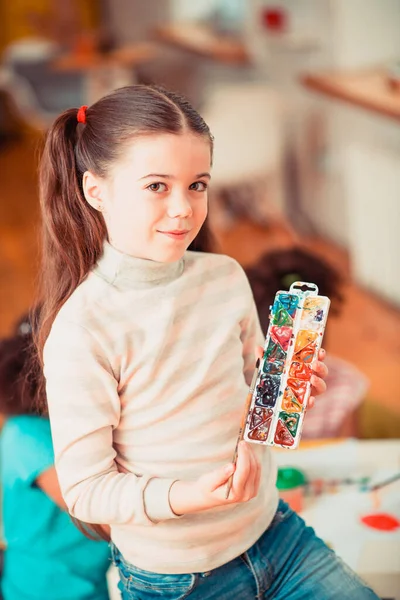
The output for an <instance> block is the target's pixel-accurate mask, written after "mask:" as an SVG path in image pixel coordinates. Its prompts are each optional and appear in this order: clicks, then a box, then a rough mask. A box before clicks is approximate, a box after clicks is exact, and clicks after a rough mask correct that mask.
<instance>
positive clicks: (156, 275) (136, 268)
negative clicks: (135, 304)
mask: <svg viewBox="0 0 400 600" xmlns="http://www.w3.org/2000/svg"><path fill="white" fill-rule="evenodd" d="M183 269H184V259H183V258H181V259H180V260H178V261H176V262H172V263H163V262H156V261H154V260H149V259H147V258H137V257H136V256H130V255H129V254H124V253H123V252H120V251H119V250H117V249H116V248H114V247H113V246H111V244H109V243H108V242H105V243H104V252H103V254H102V256H101V257H100V259H99V261H98V262H97V265H96V266H95V268H94V271H95V273H97V274H98V275H99V276H100V277H102V278H103V279H105V280H106V281H107V282H108V283H111V284H112V285H115V286H116V287H120V288H136V289H138V288H141V289H143V288H147V287H156V286H162V285H166V284H168V283H170V282H171V281H174V280H175V279H177V278H178V277H179V276H180V275H181V274H182V273H183Z"/></svg>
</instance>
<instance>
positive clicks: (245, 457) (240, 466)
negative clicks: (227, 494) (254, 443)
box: [232, 442, 251, 501]
mask: <svg viewBox="0 0 400 600" xmlns="http://www.w3.org/2000/svg"><path fill="white" fill-rule="evenodd" d="M250 466H251V457H250V452H249V449H248V448H247V444H246V442H240V444H239V448H238V459H237V463H236V471H235V474H234V476H233V481H232V492H233V496H234V497H235V498H236V499H237V500H236V501H238V500H240V499H241V497H242V495H243V491H244V489H245V487H246V483H247V480H248V478H249V474H250Z"/></svg>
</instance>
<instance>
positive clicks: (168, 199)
mask: <svg viewBox="0 0 400 600" xmlns="http://www.w3.org/2000/svg"><path fill="white" fill-rule="evenodd" d="M210 160H211V156H210V144H209V142H208V141H207V140H206V139H204V138H202V137H200V136H196V135H195V134H193V133H183V134H179V135H178V134H160V135H154V136H151V135H148V136H143V137H139V138H136V139H135V140H134V141H133V142H132V143H131V144H130V146H128V149H127V150H126V152H125V153H124V155H123V157H122V158H121V159H119V160H118V161H117V162H116V163H115V164H114V165H113V167H112V168H111V170H110V173H109V175H108V176H107V178H106V179H101V178H98V177H96V176H94V175H92V174H91V173H89V172H86V173H85V175H84V178H83V188H84V191H85V197H86V199H87V201H88V202H89V203H90V204H91V205H92V206H93V207H94V208H96V209H98V210H101V211H102V212H103V215H104V218H105V222H106V225H107V231H108V237H109V241H110V243H111V244H112V245H113V246H114V247H115V248H116V249H117V250H120V251H121V252H124V253H126V254H130V255H132V256H136V257H139V258H147V259H150V260H154V261H158V262H174V261H177V260H179V259H180V258H181V257H182V255H183V253H184V252H185V250H186V249H187V248H188V246H189V245H190V244H191V242H192V241H193V240H194V238H195V237H196V235H197V234H198V232H199V230H200V228H201V226H202V225H203V223H204V220H205V218H206V216H207V186H208V182H209V180H210V166H211V165H210Z"/></svg>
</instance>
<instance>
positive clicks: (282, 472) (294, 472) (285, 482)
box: [276, 467, 307, 491]
mask: <svg viewBox="0 0 400 600" xmlns="http://www.w3.org/2000/svg"><path fill="white" fill-rule="evenodd" d="M306 483H307V479H306V476H305V474H304V473H303V471H300V469H295V468H293V467H279V469H278V477H277V480H276V485H277V488H278V490H281V491H285V490H291V489H293V488H296V487H299V486H301V485H305V484H306Z"/></svg>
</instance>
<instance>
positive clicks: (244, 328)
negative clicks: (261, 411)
mask: <svg viewBox="0 0 400 600" xmlns="http://www.w3.org/2000/svg"><path fill="white" fill-rule="evenodd" d="M241 271H242V279H243V288H244V293H245V297H246V307H247V310H246V315H245V317H244V318H243V319H242V321H241V323H240V326H241V334H240V339H241V341H242V344H243V349H242V355H243V374H244V377H245V380H246V383H247V385H250V384H251V380H252V378H253V373H254V369H255V363H256V358H255V349H256V346H264V342H265V336H264V334H263V332H262V329H261V325H260V320H259V318H258V312H257V307H256V304H255V302H254V297H253V292H252V290H251V287H250V283H249V281H248V279H247V275H246V274H245V272H244V271H243V270H242V269H241Z"/></svg>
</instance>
